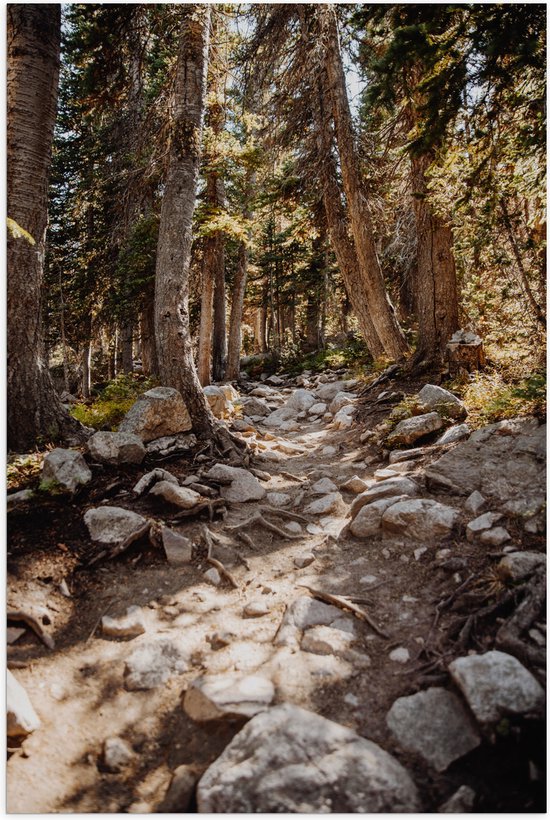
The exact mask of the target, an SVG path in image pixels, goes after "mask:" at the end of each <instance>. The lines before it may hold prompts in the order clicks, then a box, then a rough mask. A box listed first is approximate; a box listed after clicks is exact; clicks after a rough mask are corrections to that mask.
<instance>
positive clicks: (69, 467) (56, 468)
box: [42, 447, 92, 493]
mask: <svg viewBox="0 0 550 820" xmlns="http://www.w3.org/2000/svg"><path fill="white" fill-rule="evenodd" d="M91 480H92V471H91V470H90V468H89V467H88V465H87V464H86V462H85V461H84V458H83V456H82V453H79V452H78V450H65V449H64V448H63V447H56V448H55V450H52V451H51V452H50V453H48V454H47V455H46V458H45V459H44V464H43V466H42V481H43V482H45V483H47V482H50V481H51V482H53V483H55V484H58V485H59V486H60V487H63V488H64V489H66V490H68V491H69V492H71V493H74V492H75V491H76V490H77V489H78V488H79V487H80V486H82V485H83V484H88V482H90V481H91Z"/></svg>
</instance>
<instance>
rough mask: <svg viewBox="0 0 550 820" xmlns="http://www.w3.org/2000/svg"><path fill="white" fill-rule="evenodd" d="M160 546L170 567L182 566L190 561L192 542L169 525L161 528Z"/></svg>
mask: <svg viewBox="0 0 550 820" xmlns="http://www.w3.org/2000/svg"><path fill="white" fill-rule="evenodd" d="M161 538H162V546H163V547H164V552H165V553H166V558H167V560H168V563H169V564H170V566H171V567H184V566H187V565H188V564H190V563H191V559H192V557H193V542H192V541H190V540H189V538H186V537H185V536H184V535H180V534H179V533H177V532H174V530H171V529H170V528H169V527H163V528H162V530H161Z"/></svg>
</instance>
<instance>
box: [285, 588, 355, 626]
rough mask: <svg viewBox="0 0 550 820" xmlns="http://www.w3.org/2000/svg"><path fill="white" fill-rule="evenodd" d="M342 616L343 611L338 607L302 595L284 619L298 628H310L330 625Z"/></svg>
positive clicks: (288, 610)
mask: <svg viewBox="0 0 550 820" xmlns="http://www.w3.org/2000/svg"><path fill="white" fill-rule="evenodd" d="M341 617H342V611H341V610H340V609H338V607H335V606H332V605H331V604H324V603H323V602H322V601H317V600H316V599H315V598H310V597H309V596H307V595H301V596H300V597H299V598H296V600H295V601H294V602H293V603H292V604H291V606H290V607H289V608H288V609H287V611H286V613H285V618H284V620H285V621H286V622H287V623H291V624H293V625H294V626H296V627H297V628H298V629H309V628H310V627H312V626H328V625H329V624H331V623H332V622H333V621H335V620H337V619H338V618H341Z"/></svg>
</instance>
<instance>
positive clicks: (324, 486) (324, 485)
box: [311, 478, 338, 495]
mask: <svg viewBox="0 0 550 820" xmlns="http://www.w3.org/2000/svg"><path fill="white" fill-rule="evenodd" d="M337 491H338V487H337V486H336V484H335V483H334V482H333V481H331V480H330V478H320V479H319V481H316V482H315V484H314V485H313V486H312V488H311V492H312V493H314V494H315V495H326V493H335V492H337Z"/></svg>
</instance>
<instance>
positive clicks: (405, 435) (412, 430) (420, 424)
mask: <svg viewBox="0 0 550 820" xmlns="http://www.w3.org/2000/svg"><path fill="white" fill-rule="evenodd" d="M444 424H445V423H444V421H443V419H442V418H441V416H440V415H439V413H435V412H433V413H424V414H423V415H421V416H413V417H412V418H410V419H403V421H400V422H399V424H398V425H397V427H396V428H395V430H393V431H392V432H391V433H390V434H389V436H387V438H386V444H387V445H388V447H398V446H399V445H401V444H414V442H415V441H417V439H419V438H423V436H427V435H428V434H429V433H435V432H436V430H441V428H442V427H443V426H444Z"/></svg>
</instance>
